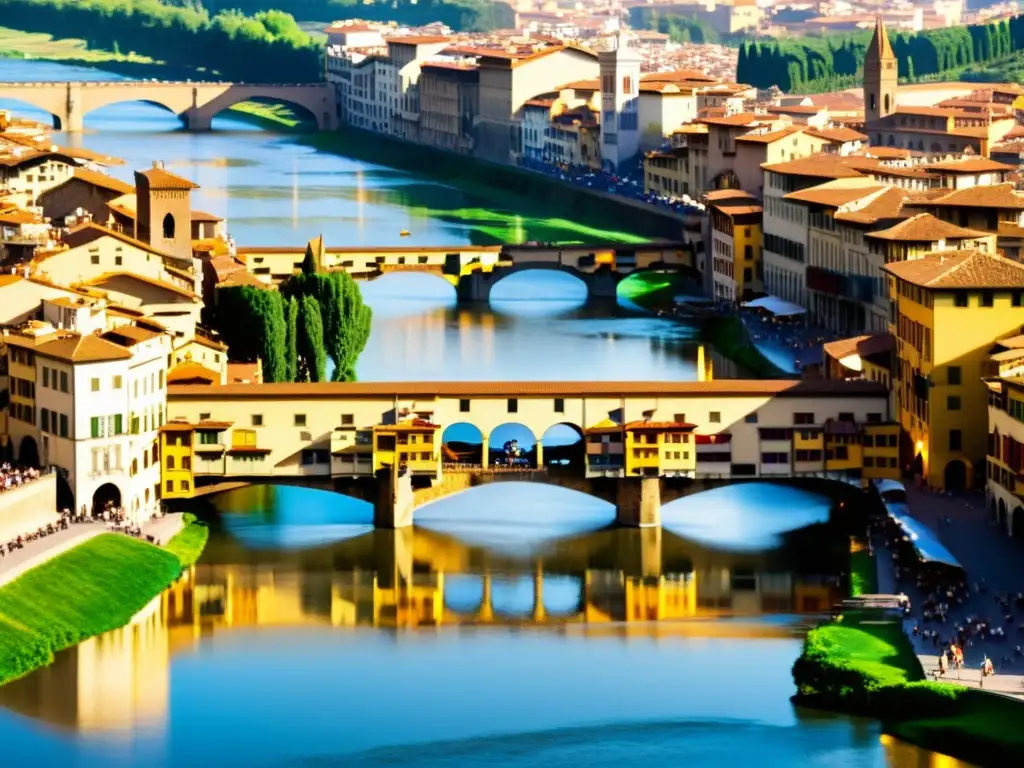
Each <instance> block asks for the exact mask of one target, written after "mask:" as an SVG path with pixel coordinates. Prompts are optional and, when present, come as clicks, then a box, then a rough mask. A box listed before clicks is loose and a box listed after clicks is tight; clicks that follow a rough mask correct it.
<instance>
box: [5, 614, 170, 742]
mask: <svg viewBox="0 0 1024 768" xmlns="http://www.w3.org/2000/svg"><path fill="white" fill-rule="evenodd" d="M162 602H163V601H162V600H161V599H157V600H155V601H154V602H153V603H152V604H151V606H150V607H149V608H148V609H147V610H146V611H144V612H143V613H142V614H140V615H139V616H138V617H136V620H135V621H134V622H133V623H132V624H129V625H128V626H126V627H123V628H121V629H117V630H114V631H112V632H107V633H106V634H103V635H100V636H99V637H93V638H90V639H88V640H85V641H83V642H82V643H80V644H79V645H77V646H75V647H73V648H69V649H68V650H66V651H62V652H61V653H59V654H57V656H56V659H55V660H54V663H53V664H51V665H50V666H48V667H44V668H43V669H40V670H38V671H37V672H34V673H33V674H31V675H29V676H27V677H24V678H22V679H20V680H15V681H14V682H12V683H9V684H7V685H5V686H4V687H3V688H0V705H2V706H4V707H6V708H8V709H11V710H13V711H15V712H18V713H20V714H22V715H26V716H28V717H32V718H38V719H40V720H43V721H45V722H48V723H52V724H54V725H57V726H61V727H64V728H69V729H74V730H78V731H83V732H108V731H109V732H117V733H123V734H125V735H126V736H128V737H130V736H131V733H132V732H133V731H137V730H140V729H146V730H147V731H148V732H149V733H150V734H154V733H156V732H159V731H163V730H164V728H165V726H166V722H167V705H168V697H169V694H170V670H169V664H170V654H171V648H170V644H169V635H168V632H167V627H166V625H165V621H164V611H163V610H162V604H161V603H162Z"/></svg>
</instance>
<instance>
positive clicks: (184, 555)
mask: <svg viewBox="0 0 1024 768" xmlns="http://www.w3.org/2000/svg"><path fill="white" fill-rule="evenodd" d="M183 519H184V523H185V527H184V528H182V529H181V531H179V532H178V533H177V534H176V535H175V536H174V538H172V539H171V540H170V541H169V542H167V545H166V547H165V548H166V549H167V551H168V552H170V553H171V554H173V555H174V556H175V557H177V558H178V560H179V561H181V564H182V566H184V567H185V568H188V567H189V566H192V565H195V564H196V561H197V560H198V559H199V556H200V555H201V554H203V549H205V547H206V542H207V540H209V538H210V529H209V528H208V527H207V526H206V523H201V522H199V521H198V520H197V519H196V516H195V515H193V514H192V513H191V512H186V513H185V514H184V515H183Z"/></svg>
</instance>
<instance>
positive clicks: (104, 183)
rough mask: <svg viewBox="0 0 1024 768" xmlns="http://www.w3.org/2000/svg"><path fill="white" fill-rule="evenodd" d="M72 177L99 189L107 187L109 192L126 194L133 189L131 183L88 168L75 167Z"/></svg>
mask: <svg viewBox="0 0 1024 768" xmlns="http://www.w3.org/2000/svg"><path fill="white" fill-rule="evenodd" d="M73 178H75V179H78V180H80V181H82V182H84V183H86V184H91V185H92V186H94V187H99V188H100V189H108V190H110V191H111V192H117V194H119V195H127V194H130V193H132V192H134V191H135V187H133V186H132V185H131V184H128V183H126V182H123V181H121V180H120V179H115V178H114V177H113V176H108V175H107V174H105V173H98V172H96V171H90V170H89V169H88V168H75V173H74V177H73ZM69 181H70V180H69ZM64 183H65V184H67V183H69V182H68V181H66V182H64ZM61 186H63V185H61Z"/></svg>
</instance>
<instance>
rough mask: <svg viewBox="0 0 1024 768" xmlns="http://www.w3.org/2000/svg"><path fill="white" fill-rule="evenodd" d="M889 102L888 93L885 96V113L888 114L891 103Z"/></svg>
mask: <svg viewBox="0 0 1024 768" xmlns="http://www.w3.org/2000/svg"><path fill="white" fill-rule="evenodd" d="M889 100H890V96H889V94H888V93H887V94H885V111H886V113H888V112H889V103H890V101H889Z"/></svg>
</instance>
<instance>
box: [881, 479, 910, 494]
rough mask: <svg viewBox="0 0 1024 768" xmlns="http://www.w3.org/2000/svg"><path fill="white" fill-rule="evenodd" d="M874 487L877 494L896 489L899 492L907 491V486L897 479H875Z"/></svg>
mask: <svg viewBox="0 0 1024 768" xmlns="http://www.w3.org/2000/svg"><path fill="white" fill-rule="evenodd" d="M875 488H877V489H878V493H879V494H883V493H892V492H893V491H898V492H899V493H906V492H907V486H905V485H904V484H903V483H901V482H900V481H899V480H875Z"/></svg>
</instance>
